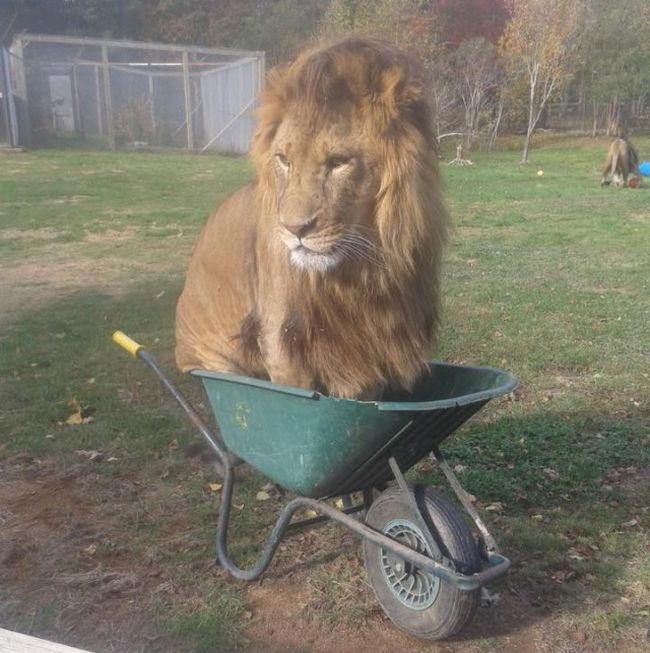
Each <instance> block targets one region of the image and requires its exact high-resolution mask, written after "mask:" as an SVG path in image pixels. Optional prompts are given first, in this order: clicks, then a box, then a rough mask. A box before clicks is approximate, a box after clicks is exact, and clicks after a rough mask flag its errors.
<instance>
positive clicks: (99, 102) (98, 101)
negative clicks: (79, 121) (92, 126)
mask: <svg viewBox="0 0 650 653" xmlns="http://www.w3.org/2000/svg"><path fill="white" fill-rule="evenodd" d="M93 70H94V71H95V102H96V104H97V132H98V133H99V135H100V136H103V135H104V120H103V119H102V93H101V90H100V86H99V66H93Z"/></svg>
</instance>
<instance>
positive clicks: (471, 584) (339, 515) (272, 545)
mask: <svg viewBox="0 0 650 653" xmlns="http://www.w3.org/2000/svg"><path fill="white" fill-rule="evenodd" d="M135 355H136V356H137V357H139V358H140V359H141V360H142V361H143V362H144V363H145V364H147V365H148V366H149V367H150V368H151V369H152V370H153V372H154V373H155V374H156V376H158V378H159V379H160V381H161V382H162V384H163V385H164V386H165V387H166V388H167V390H168V391H169V392H170V393H171V395H172V396H173V397H174V399H176V401H177V402H178V404H179V405H180V406H181V408H182V409H183V410H184V411H185V413H186V414H187V415H188V417H189V418H190V420H191V421H192V423H193V424H194V425H195V426H196V427H197V428H198V430H199V432H200V433H201V435H202V436H203V437H204V439H205V440H206V442H207V443H208V444H209V446H210V447H211V448H212V450H213V451H214V453H215V454H216V456H217V458H218V461H219V462H218V464H217V466H216V467H217V472H218V473H219V475H220V476H221V477H222V478H223V487H222V490H221V505H220V509H219V517H218V521H217V537H216V558H217V562H218V563H219V564H220V565H221V566H222V567H223V568H224V569H226V571H228V572H229V573H230V574H231V575H232V576H234V577H235V578H238V579H240V580H255V579H256V578H259V577H260V576H261V575H262V574H263V573H264V571H265V570H266V569H267V568H268V566H269V565H270V564H271V560H272V559H273V556H274V555H275V552H276V550H277V548H278V546H279V544H280V541H281V539H282V537H283V535H284V534H285V532H286V531H287V530H289V529H296V528H305V527H310V526H315V525H319V524H321V523H323V522H325V521H327V520H331V521H334V522H336V523H338V524H341V525H342V526H344V527H345V528H347V529H348V530H350V531H352V532H353V533H354V534H355V535H357V536H358V537H360V538H362V539H364V540H367V541H369V542H372V543H373V544H375V545H377V546H380V547H382V548H384V549H386V550H388V551H389V552H390V553H392V554H393V555H395V556H397V557H399V558H402V559H403V560H404V561H406V562H408V563H410V564H412V565H415V566H417V567H420V568H422V569H424V570H426V571H428V572H429V573H431V574H433V575H434V576H436V577H438V578H441V579H442V580H445V581H447V582H449V583H451V584H453V585H455V586H456V587H457V588H458V589H460V590H463V591H472V590H476V589H478V588H479V587H482V586H483V585H486V584H487V583H489V582H492V581H493V580H495V579H496V578H499V577H500V576H502V575H503V574H505V573H506V572H507V571H508V568H509V567H510V560H509V559H508V558H506V557H505V556H503V555H501V554H500V553H498V552H497V548H496V542H495V540H494V538H493V537H492V536H491V535H490V533H489V531H488V529H487V527H486V526H485V524H484V523H483V521H482V520H481V519H480V517H479V516H478V513H477V512H476V510H475V509H474V507H473V506H471V504H470V502H469V499H468V498H467V493H466V492H465V490H463V488H462V486H461V485H460V483H459V482H458V479H457V478H456V477H455V475H454V473H453V471H452V470H451V468H450V467H449V466H448V465H447V463H446V462H445V461H444V458H443V457H442V455H441V454H440V451H439V449H438V448H437V446H435V445H433V456H434V457H435V459H436V460H437V462H438V464H439V465H440V467H441V469H442V470H443V472H444V473H445V475H446V477H447V479H448V480H449V481H450V485H451V487H452V489H453V490H454V492H455V493H456V496H457V497H458V498H459V500H460V501H461V503H462V504H463V506H464V507H465V508H466V510H467V511H468V513H469V514H470V516H471V517H472V519H473V520H474V523H475V524H476V526H477V528H478V529H479V530H480V532H481V534H482V536H483V538H484V539H485V542H486V544H487V551H486V555H485V556H484V558H485V562H486V564H487V568H486V569H484V570H483V571H480V572H478V573H475V574H469V575H467V574H461V573H459V572H457V571H456V570H455V569H454V567H453V564H452V562H451V561H449V560H447V559H445V558H444V557H443V556H442V554H441V553H440V549H439V548H438V546H437V545H436V543H435V541H434V539H433V537H432V535H431V532H430V529H429V527H428V526H427V523H426V520H425V518H424V516H423V515H422V514H421V512H420V508H419V506H418V504H417V501H416V499H415V494H414V492H413V491H412V490H411V488H410V487H409V486H408V485H407V483H406V480H405V479H404V476H403V474H402V471H401V470H400V468H399V465H398V463H397V461H396V460H395V458H394V457H393V456H390V457H389V460H388V462H389V465H390V468H391V470H392V472H393V475H394V477H395V481H396V482H397V485H398V486H399V488H400V491H401V492H402V493H403V496H404V497H406V499H407V501H408V503H409V505H410V509H411V513H412V517H413V519H414V521H415V522H416V524H417V525H418V526H419V527H420V528H421V529H422V532H423V534H424V535H425V537H426V539H427V544H428V545H429V547H430V549H431V551H432V552H434V555H435V559H434V558H430V557H428V556H426V555H424V554H422V553H419V552H418V551H415V550H413V549H411V548H409V547H408V546H405V545H404V544H402V543H400V542H398V541H397V540H394V539H392V538H390V537H389V536H387V535H385V534H384V533H381V532H380V531H377V530H375V529H374V528H371V527H370V526H368V525H367V524H365V523H363V522H362V521H360V520H359V519H356V518H355V517H353V516H351V515H352V514H353V513H355V512H360V511H364V510H367V509H368V508H369V507H370V505H371V503H372V488H367V489H366V490H364V492H363V497H364V500H363V503H362V504H360V505H356V506H355V505H351V502H350V501H349V497H348V498H347V499H346V501H345V503H347V504H348V506H347V507H345V508H344V509H343V510H339V509H337V508H335V507H334V506H332V505H330V504H329V503H326V502H325V501H320V500H318V499H310V498H307V497H296V498H295V499H292V500H291V501H289V502H288V503H287V504H286V505H285V506H284V508H283V509H282V510H281V512H280V514H279V515H278V518H277V521H276V523H275V525H274V526H273V528H272V530H271V532H270V533H269V535H268V536H267V539H266V542H265V544H264V547H263V549H262V552H261V554H260V557H259V558H258V560H257V562H256V563H255V564H254V565H252V566H251V567H249V568H247V569H242V568H241V567H238V566H237V565H236V564H235V563H234V562H233V560H232V559H231V557H230V555H229V554H228V543H227V539H228V525H229V522H230V512H231V508H232V494H233V489H234V484H235V475H234V468H235V467H236V466H237V465H239V464H241V463H242V462H243V461H242V460H240V459H239V458H237V457H236V456H233V454H232V453H230V452H229V451H228V449H227V447H226V445H225V444H224V442H223V440H222V439H221V438H220V437H219V436H218V435H217V434H215V433H212V432H211V430H210V429H209V428H208V427H207V426H206V425H205V423H204V422H203V420H202V419H201V418H200V417H199V415H198V414H197V412H196V411H195V410H194V408H192V406H191V404H190V403H189V402H188V401H187V399H185V397H184V396H183V395H182V394H181V393H180V392H179V391H178V389H177V388H176V387H175V386H174V384H173V383H172V382H171V381H170V380H169V378H168V377H167V376H166V375H165V374H164V372H163V371H162V370H161V369H160V367H159V366H158V364H157V363H156V361H155V359H154V358H153V356H151V354H149V352H147V351H146V350H145V349H143V348H139V349H137V350H136V352H135ZM301 508H309V509H311V510H313V511H315V512H317V513H319V515H320V517H316V518H312V519H307V520H301V521H297V522H293V523H292V522H291V520H292V518H293V515H294V514H295V513H296V512H297V511H298V510H300V509H301Z"/></svg>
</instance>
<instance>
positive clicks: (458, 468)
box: [454, 465, 466, 474]
mask: <svg viewBox="0 0 650 653" xmlns="http://www.w3.org/2000/svg"><path fill="white" fill-rule="evenodd" d="M465 469H466V467H465V465H454V471H455V472H456V474H460V473H461V472H464V471H465Z"/></svg>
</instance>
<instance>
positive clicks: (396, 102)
mask: <svg viewBox="0 0 650 653" xmlns="http://www.w3.org/2000/svg"><path fill="white" fill-rule="evenodd" d="M379 90H380V92H379V99H380V101H381V103H382V104H383V105H384V106H385V107H386V109H387V110H388V112H389V115H390V117H391V118H392V119H395V118H398V117H401V116H402V115H403V113H404V111H405V110H406V111H408V109H409V107H411V106H412V105H413V104H415V103H417V102H420V101H421V100H422V85H421V84H420V81H419V80H418V79H416V78H415V77H413V76H412V75H411V74H410V71H409V70H408V69H405V68H404V67H403V66H399V65H397V66H391V67H390V68H387V69H386V70H383V71H382V72H381V76H380V79H379Z"/></svg>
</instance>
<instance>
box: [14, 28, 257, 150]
mask: <svg viewBox="0 0 650 653" xmlns="http://www.w3.org/2000/svg"><path fill="white" fill-rule="evenodd" d="M32 43H41V44H52V45H67V46H78V47H79V49H80V50H81V49H83V48H86V47H88V48H97V49H98V54H99V58H98V59H97V60H96V61H89V60H85V59H84V60H75V61H74V62H69V61H61V62H56V61H54V62H49V65H56V64H57V63H61V64H62V65H72V64H74V66H90V67H92V68H94V70H95V77H96V84H95V86H96V89H95V90H96V102H97V107H98V108H97V116H98V132H99V135H100V136H104V135H105V136H106V138H107V142H108V145H109V147H110V148H111V149H113V150H115V149H116V147H117V144H116V137H115V124H114V122H115V115H114V111H113V101H112V99H113V96H112V90H111V71H114V70H119V71H123V70H128V72H129V73H134V74H142V75H146V76H149V79H150V84H149V96H150V99H151V101H152V102H153V93H152V84H151V76H152V75H155V76H156V77H166V76H173V77H178V76H179V75H180V79H181V82H182V89H183V91H182V93H183V107H184V114H185V118H184V121H183V122H182V123H181V127H180V129H184V131H185V138H184V141H185V149H187V150H188V151H190V152H194V151H198V150H199V149H200V151H201V152H204V151H205V150H206V149H208V147H209V146H210V145H212V144H213V143H214V141H215V140H217V138H219V137H220V136H222V135H223V133H224V132H225V131H227V130H228V129H230V128H231V127H232V125H233V124H234V123H235V122H236V121H237V119H239V118H240V117H241V116H242V115H243V114H245V113H246V112H247V111H248V110H249V109H250V108H251V106H252V104H253V103H254V101H255V99H253V100H251V101H250V102H248V103H247V104H246V106H245V107H244V108H243V109H241V110H240V111H239V112H238V113H237V114H236V115H235V116H234V117H233V118H232V119H230V120H229V122H228V123H227V125H226V126H225V127H223V128H222V129H221V131H220V132H219V134H218V135H217V136H216V137H213V138H211V140H210V142H209V143H208V144H207V145H205V146H204V145H203V144H200V145H199V144H197V143H196V138H195V133H194V131H195V130H194V113H195V112H196V111H197V109H198V108H199V106H193V105H194V104H195V102H194V99H193V86H192V77H193V76H194V75H196V74H201V72H198V73H197V72H196V70H195V69H196V68H197V67H198V68H204V67H206V66H211V67H214V68H215V69H216V68H218V69H224V68H230V67H231V66H238V65H242V60H246V61H247V62H250V61H255V60H257V61H258V69H257V75H258V78H257V80H256V82H255V83H256V86H257V88H255V89H254V96H255V97H256V96H257V95H258V93H259V91H260V90H261V88H262V85H263V80H262V77H263V72H264V65H265V63H264V62H265V55H264V52H261V51H257V50H236V49H229V48H210V47H200V46H186V45H175V44H166V43H149V42H143V41H130V40H123V41H122V40H115V39H100V38H88V37H72V36H55V35H45V34H31V33H22V34H19V35H17V36H16V37H15V38H14V41H13V44H12V47H11V54H12V55H13V67H14V71H15V78H16V93H15V94H16V97H17V99H18V100H19V104H20V116H19V123H20V125H21V136H20V141H21V143H22V144H23V145H26V146H30V145H31V140H32V129H31V125H30V116H29V101H28V89H27V82H26V73H25V64H24V60H23V50H24V49H25V48H26V47H28V46H29V45H30V44H32ZM115 50H136V51H145V52H146V51H149V52H152V51H153V52H167V53H174V56H175V57H176V58H177V61H174V62H160V65H161V66H165V65H169V64H173V65H174V66H175V68H177V69H175V71H174V72H173V73H166V72H162V71H159V70H155V71H152V67H154V68H155V66H156V65H157V64H156V62H153V63H150V62H143V70H141V71H140V70H137V69H136V68H128V66H126V65H125V64H124V62H121V61H112V60H111V51H115ZM200 58H203V59H204V60H202V61H201V60H197V61H194V60H193V59H200ZM206 58H208V59H218V61H205V59H206ZM144 63H149V66H144ZM75 71H76V69H75ZM100 71H101V78H102V80H101V94H100V82H99V76H100ZM72 83H73V86H74V87H75V88H76V78H75V79H74V80H73V81H72ZM100 95H103V98H100ZM102 99H103V102H102ZM102 104H103V106H100V105H102ZM199 105H200V103H199ZM75 113H76V115H75V127H78V125H77V117H78V115H80V112H79V111H76V112H75ZM104 131H105V132H106V133H105V134H104Z"/></svg>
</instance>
